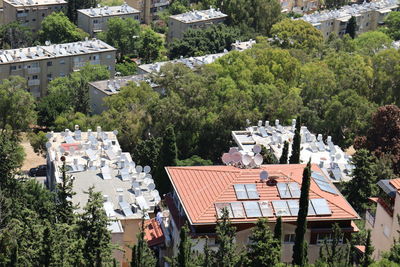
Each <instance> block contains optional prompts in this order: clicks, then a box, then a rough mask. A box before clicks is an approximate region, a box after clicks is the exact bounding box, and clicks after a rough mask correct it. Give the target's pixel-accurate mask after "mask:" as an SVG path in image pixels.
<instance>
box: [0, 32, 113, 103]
mask: <svg viewBox="0 0 400 267" xmlns="http://www.w3.org/2000/svg"><path fill="white" fill-rule="evenodd" d="M115 53H116V49H115V48H114V47H112V46H110V45H108V44H106V43H104V42H102V41H100V40H96V39H93V40H86V41H82V42H74V43H65V44H55V45H47V46H36V47H29V48H20V49H11V50H0V80H1V79H6V78H8V77H9V76H11V75H18V76H22V77H24V78H25V79H27V81H28V84H27V86H28V87H27V90H28V91H29V92H31V93H32V94H33V95H34V96H35V97H41V96H44V95H46V93H47V85H48V83H49V82H50V81H51V80H52V79H54V78H57V77H64V76H66V75H68V74H70V73H71V72H73V71H77V70H79V69H80V68H81V67H83V66H85V64H93V65H105V66H107V67H108V69H109V70H110V72H111V75H112V76H113V75H114V73H115Z"/></svg>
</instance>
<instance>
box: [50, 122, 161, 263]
mask: <svg viewBox="0 0 400 267" xmlns="http://www.w3.org/2000/svg"><path fill="white" fill-rule="evenodd" d="M47 137H48V139H49V140H48V142H47V143H46V147H47V185H48V187H49V189H51V190H54V189H55V188H56V185H57V184H59V183H61V181H62V180H61V179H62V173H61V167H62V166H63V165H64V164H65V166H66V169H67V175H70V176H71V177H72V179H73V191H74V192H75V193H76V194H75V195H74V196H73V197H72V202H73V204H74V205H76V206H77V207H78V209H77V210H76V211H75V212H76V213H82V212H83V208H84V206H85V204H86V203H87V201H88V194H87V193H86V192H87V191H88V189H89V188H90V187H92V186H94V191H95V192H101V193H102V194H103V197H104V203H103V207H104V210H105V212H106V214H107V216H108V217H109V218H110V220H111V221H110V225H109V230H110V231H111V234H112V242H113V243H114V244H116V245H118V246H119V247H120V248H121V249H122V251H121V250H118V249H116V250H115V251H114V255H113V256H114V257H115V258H116V259H117V260H118V261H119V262H120V263H121V264H122V266H129V264H128V263H129V262H130V258H131V249H130V248H131V247H132V246H133V245H134V244H135V243H136V242H137V240H136V234H137V233H138V232H139V227H140V222H141V219H142V217H143V216H145V217H147V218H150V217H154V210H155V207H156V206H157V205H158V203H159V202H160V200H161V198H160V196H159V193H158V191H157V190H156V189H155V185H154V181H153V179H152V177H151V174H150V171H151V168H150V167H149V166H144V167H142V166H136V165H135V162H133V161H132V158H131V155H130V154H129V153H128V152H122V150H121V148H120V146H119V143H118V139H117V132H116V131H114V132H103V131H102V130H101V128H100V127H97V132H92V131H91V130H88V132H82V131H80V130H79V126H75V130H74V131H73V132H72V131H70V130H68V129H66V130H65V131H64V132H61V133H53V132H52V133H49V134H48V135H47Z"/></svg>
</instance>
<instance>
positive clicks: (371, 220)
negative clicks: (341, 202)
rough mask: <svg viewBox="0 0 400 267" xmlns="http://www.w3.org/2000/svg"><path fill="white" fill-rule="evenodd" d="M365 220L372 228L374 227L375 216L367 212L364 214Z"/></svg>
mask: <svg viewBox="0 0 400 267" xmlns="http://www.w3.org/2000/svg"><path fill="white" fill-rule="evenodd" d="M365 220H366V221H367V222H368V223H369V224H370V225H371V226H372V227H374V225H375V214H373V213H371V212H370V211H369V210H367V211H366V212H365Z"/></svg>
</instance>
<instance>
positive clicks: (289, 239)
mask: <svg viewBox="0 0 400 267" xmlns="http://www.w3.org/2000/svg"><path fill="white" fill-rule="evenodd" d="M295 236H296V235H295V234H287V235H285V236H284V239H283V243H285V244H292V243H294V238H295Z"/></svg>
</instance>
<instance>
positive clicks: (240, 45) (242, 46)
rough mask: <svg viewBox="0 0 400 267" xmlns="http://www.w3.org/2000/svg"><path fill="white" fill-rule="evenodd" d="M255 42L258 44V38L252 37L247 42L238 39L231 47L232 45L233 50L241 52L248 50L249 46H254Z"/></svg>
mask: <svg viewBox="0 0 400 267" xmlns="http://www.w3.org/2000/svg"><path fill="white" fill-rule="evenodd" d="M255 44H256V40H253V39H250V40H248V41H245V42H241V41H238V40H236V42H234V43H233V44H232V45H231V47H232V50H233V51H240V52H241V51H244V50H247V49H249V48H252V47H253V45H255Z"/></svg>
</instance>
